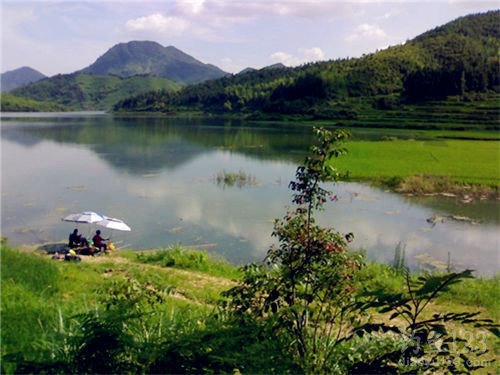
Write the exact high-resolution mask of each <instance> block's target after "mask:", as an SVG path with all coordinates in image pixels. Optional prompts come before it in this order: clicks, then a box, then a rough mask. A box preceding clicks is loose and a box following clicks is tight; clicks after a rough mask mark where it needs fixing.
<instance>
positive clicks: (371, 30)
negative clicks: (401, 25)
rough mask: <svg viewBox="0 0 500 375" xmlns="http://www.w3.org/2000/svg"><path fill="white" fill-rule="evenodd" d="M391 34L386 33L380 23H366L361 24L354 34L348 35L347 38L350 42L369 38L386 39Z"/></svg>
mask: <svg viewBox="0 0 500 375" xmlns="http://www.w3.org/2000/svg"><path fill="white" fill-rule="evenodd" d="M388 38H389V35H387V34H386V32H385V31H384V30H382V29H381V28H380V27H379V26H378V25H375V24H372V25H370V24H367V23H364V24H362V25H359V26H358V27H357V28H356V29H355V30H354V33H353V34H350V35H348V36H347V37H346V38H345V40H346V41H348V42H356V41H367V40H385V39H388Z"/></svg>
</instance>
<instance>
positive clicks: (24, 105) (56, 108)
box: [0, 93, 72, 112]
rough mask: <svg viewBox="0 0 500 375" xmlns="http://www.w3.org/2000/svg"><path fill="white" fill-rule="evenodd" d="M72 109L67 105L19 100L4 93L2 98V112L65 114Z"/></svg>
mask: <svg viewBox="0 0 500 375" xmlns="http://www.w3.org/2000/svg"><path fill="white" fill-rule="evenodd" d="M71 109H72V108H70V107H67V106H65V105H61V104H55V103H49V102H41V101H37V100H31V99H24V98H19V97H17V96H14V95H12V94H6V93H3V94H2V95H1V96H0V111H2V112H65V111H71Z"/></svg>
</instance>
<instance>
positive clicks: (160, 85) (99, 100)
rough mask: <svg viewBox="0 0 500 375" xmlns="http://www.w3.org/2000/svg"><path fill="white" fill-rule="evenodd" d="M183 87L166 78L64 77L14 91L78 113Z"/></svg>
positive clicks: (15, 93) (67, 75)
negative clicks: (147, 93) (130, 98)
mask: <svg viewBox="0 0 500 375" xmlns="http://www.w3.org/2000/svg"><path fill="white" fill-rule="evenodd" d="M179 88H180V84H178V83H175V82H172V81H170V80H168V79H165V78H160V77H149V76H134V77H129V78H121V77H117V76H99V75H90V74H65V75H57V76H54V77H51V78H47V79H43V80H41V81H38V82H36V83H32V84H29V85H26V86H23V87H19V88H17V89H15V90H13V91H12V94H14V95H16V96H19V97H23V98H27V99H33V100H39V101H47V102H52V103H56V104H62V105H65V106H70V107H75V108H78V109H100V110H106V109H110V108H112V106H113V104H115V103H116V102H118V101H119V100H121V99H124V98H126V97H129V96H131V95H135V94H137V93H144V92H147V91H153V90H164V92H169V91H173V90H178V89H179Z"/></svg>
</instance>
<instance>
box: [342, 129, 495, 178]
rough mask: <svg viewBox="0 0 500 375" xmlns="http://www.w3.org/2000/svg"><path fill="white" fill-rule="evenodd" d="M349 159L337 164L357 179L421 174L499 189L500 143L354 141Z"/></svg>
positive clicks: (455, 140)
mask: <svg viewBox="0 0 500 375" xmlns="http://www.w3.org/2000/svg"><path fill="white" fill-rule="evenodd" d="M347 149H348V150H349V153H348V155H347V156H345V157H342V158H339V159H337V160H335V161H334V163H335V165H336V166H338V167H339V168H340V169H342V170H349V172H350V176H351V178H353V179H370V180H377V179H387V178H392V177H403V178H404V177H408V176H412V175H417V174H431V175H438V176H449V177H450V178H451V179H452V180H453V181H457V182H465V183H471V184H478V185H489V186H494V187H498V186H499V185H500V142H498V141H480V140H460V139H435V140H413V139H409V140H400V139H396V140H381V141H352V142H349V143H348V144H347Z"/></svg>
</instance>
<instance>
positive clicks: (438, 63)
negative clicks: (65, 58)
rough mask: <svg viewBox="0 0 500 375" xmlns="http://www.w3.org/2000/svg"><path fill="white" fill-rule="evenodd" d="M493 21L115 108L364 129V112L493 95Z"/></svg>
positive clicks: (497, 33)
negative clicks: (358, 55)
mask: <svg viewBox="0 0 500 375" xmlns="http://www.w3.org/2000/svg"><path fill="white" fill-rule="evenodd" d="M499 25H500V11H490V12H487V13H482V14H474V15H470V16H466V17H461V18H458V19H456V20H455V21H452V22H449V23H448V24H445V25H443V26H440V27H436V28H435V29H433V30H430V31H428V32H426V33H424V34H422V35H420V36H417V37H416V38H414V39H412V40H409V41H407V42H406V43H404V44H400V45H396V46H393V47H389V48H387V49H384V50H381V51H377V52H375V53H371V54H367V55H364V56H362V57H361V58H345V59H338V60H332V61H324V62H317V63H313V64H306V65H303V66H299V67H296V68H283V67H280V66H275V67H274V69H270V68H267V69H259V70H252V69H245V70H244V71H242V72H241V73H240V74H236V75H232V76H228V77H223V78H220V79H217V80H212V81H210V82H206V83H200V84H197V85H190V86H188V87H185V88H183V89H181V90H180V91H179V92H176V93H175V95H171V94H169V93H162V94H160V95H157V94H143V95H140V96H136V97H132V98H128V99H125V100H124V101H122V102H120V103H118V104H117V105H116V106H115V110H117V111H122V110H123V111H146V112H149V111H161V112H169V113H172V112H174V113H175V112H184V111H189V112H201V113H218V114H223V113H227V114H239V115H244V116H247V117H249V118H251V119H282V118H283V117H287V118H295V119H312V120H314V119H332V120H338V121H339V122H342V123H346V122H348V123H349V124H352V123H355V124H356V125H357V126H367V124H368V119H367V116H371V117H370V119H371V120H370V121H373V122H375V123H376V121H377V118H379V117H380V115H381V114H386V113H389V110H391V111H393V112H391V113H392V115H393V117H394V118H393V120H394V119H396V120H397V119H398V118H399V116H401V113H399V112H398V111H401V110H404V108H405V107H404V106H405V105H407V104H408V105H409V104H411V103H422V102H428V101H432V100H444V99H446V98H452V97H453V98H455V99H454V100H455V101H457V102H458V103H459V102H462V103H465V102H471V101H477V100H483V99H488V100H491V98H492V97H495V95H496V96H498V94H499V93H500V75H499V74H498V72H499V67H500V59H499V56H498V51H499V50H500V27H499ZM493 100H494V99H493ZM492 105H493V102H492ZM495 107H496V108H498V102H496V106H495ZM488 108H490V106H489V105H488ZM488 116H489V114H488ZM483 117H484V116H483ZM497 122H498V115H497ZM398 125H399V126H404V125H405V124H404V123H403V122H401V121H400V123H399V124H398ZM492 126H497V125H495V124H492Z"/></svg>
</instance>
